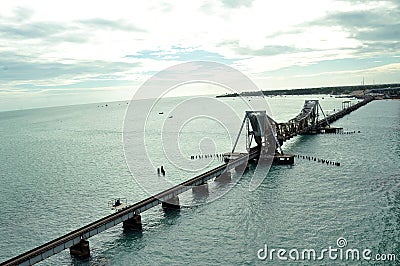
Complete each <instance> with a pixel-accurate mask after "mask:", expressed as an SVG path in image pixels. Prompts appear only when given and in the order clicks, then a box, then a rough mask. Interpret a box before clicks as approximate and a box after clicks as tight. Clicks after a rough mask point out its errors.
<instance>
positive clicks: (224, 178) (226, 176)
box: [215, 171, 232, 182]
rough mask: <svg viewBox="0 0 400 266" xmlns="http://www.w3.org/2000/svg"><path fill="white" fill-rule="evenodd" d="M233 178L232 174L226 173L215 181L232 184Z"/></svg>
mask: <svg viewBox="0 0 400 266" xmlns="http://www.w3.org/2000/svg"><path fill="white" fill-rule="evenodd" d="M231 176H232V174H231V172H229V171H225V172H223V173H222V174H221V175H219V176H217V177H216V178H215V181H217V182H230V181H231V180H232V178H231Z"/></svg>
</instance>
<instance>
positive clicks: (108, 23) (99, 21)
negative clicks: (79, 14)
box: [79, 18, 145, 32]
mask: <svg viewBox="0 0 400 266" xmlns="http://www.w3.org/2000/svg"><path fill="white" fill-rule="evenodd" d="M79 22H80V23H81V24H82V25H84V26H89V27H91V28H95V29H97V30H122V31H130V32H132V31H139V32H144V31H145V30H143V29H140V28H138V27H136V26H134V25H132V24H131V23H128V22H126V21H124V20H108V19H103V18H93V19H88V20H81V21H79Z"/></svg>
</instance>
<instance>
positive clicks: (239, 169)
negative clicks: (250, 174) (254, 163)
mask: <svg viewBox="0 0 400 266" xmlns="http://www.w3.org/2000/svg"><path fill="white" fill-rule="evenodd" d="M248 170H249V165H248V164H247V163H244V164H241V165H238V166H236V167H235V171H236V173H239V174H242V173H244V172H246V171H248Z"/></svg>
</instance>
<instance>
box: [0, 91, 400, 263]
mask: <svg viewBox="0 0 400 266" xmlns="http://www.w3.org/2000/svg"><path fill="white" fill-rule="evenodd" d="M318 97H319V100H320V103H321V105H322V107H323V109H324V110H325V111H326V112H328V113H329V112H333V110H334V109H335V110H337V109H340V108H341V102H342V100H343V99H335V98H331V97H329V96H325V97H324V99H322V97H321V96H318ZM318 97H317V96H296V97H295V96H290V97H289V96H287V97H273V98H267V102H268V104H269V106H270V110H271V112H272V116H273V117H274V119H275V120H277V121H278V122H283V121H287V120H288V119H290V118H292V117H294V116H295V115H296V114H297V113H298V112H299V111H300V109H301V107H302V105H303V103H304V100H305V99H317V98H318ZM188 99H190V98H168V99H164V100H162V101H160V102H158V103H157V104H156V105H155V107H154V109H153V110H152V112H151V113H149V114H148V116H147V121H148V123H147V126H146V129H145V130H144V133H143V130H142V129H141V128H138V130H137V132H136V133H135V134H144V139H145V142H146V150H147V154H144V155H143V158H144V157H145V156H147V157H148V158H150V160H151V162H152V164H153V165H152V166H149V165H147V164H145V163H143V165H142V160H143V158H140V157H139V158H137V164H136V165H135V167H134V169H135V172H134V173H133V176H132V175H131V173H130V171H129V169H128V167H127V164H126V161H125V157H124V146H123V141H122V139H123V122H124V117H125V112H126V108H127V106H128V105H127V103H126V102H113V103H108V106H105V104H89V105H79V106H66V107H55V108H44V109H33V110H21V111H11V112H0V182H1V185H0V202H1V210H2V211H1V215H0V228H1V230H0V262H1V261H5V260H6V259H8V258H11V257H13V256H16V255H18V254H20V253H22V252H25V251H27V250H29V249H31V248H34V247H36V246H39V245H41V244H44V243H46V242H48V241H50V240H52V239H54V238H57V237H59V236H61V235H63V234H66V233H68V232H70V231H72V230H74V229H77V228H79V227H81V226H83V225H86V224H89V223H91V222H93V221H95V220H96V219H99V218H101V217H103V216H106V215H108V214H110V213H112V210H110V209H109V208H108V207H107V202H108V201H109V200H111V199H114V198H126V199H127V200H128V202H129V203H134V202H136V201H138V200H141V199H144V198H145V197H147V196H149V195H148V191H144V190H143V189H142V188H141V186H140V185H139V184H138V183H137V182H136V181H135V175H139V174H141V175H148V173H153V172H154V173H155V169H156V168H157V167H158V166H159V165H164V167H165V169H166V171H167V177H168V179H169V181H170V182H172V183H173V184H176V183H179V182H182V181H183V180H186V179H188V178H190V177H193V176H194V175H195V174H197V173H201V172H204V171H206V170H207V169H209V168H211V167H213V166H216V165H219V164H220V162H219V161H218V160H216V159H214V160H209V161H204V160H197V161H190V160H181V162H178V163H177V162H175V161H174V160H173V157H174V156H177V154H171V152H169V150H168V149H167V150H166V149H163V146H164V145H166V144H165V143H168V142H172V141H173V140H174V139H175V140H176V141H178V142H179V148H180V153H181V156H183V157H185V158H188V157H189V156H190V155H197V154H200V153H201V152H203V154H211V153H223V152H227V151H229V150H230V149H231V145H232V139H234V138H235V137H236V134H237V132H238V130H239V127H240V123H241V120H242V118H243V115H244V111H245V110H246V108H247V107H246V106H245V105H246V104H245V102H246V101H248V102H253V103H254V104H256V105H258V106H259V107H260V109H261V108H262V107H263V104H265V102H263V101H261V100H260V99H257V98H246V99H244V100H241V99H238V98H236V99H232V98H226V99H219V100H218V101H221V106H230V108H232V111H231V112H232V113H229V112H225V111H223V110H222V109H221V111H220V112H219V111H218V110H215V111H216V112H217V113H218V112H219V115H221V117H225V118H226V119H225V120H224V119H223V121H222V122H221V121H217V120H215V119H214V120H213V119H211V118H210V117H206V116H204V117H200V118H198V119H194V120H193V121H191V122H188V123H186V124H182V123H181V120H180V118H181V117H180V113H179V112H178V113H174V115H170V114H172V113H173V112H172V111H171V110H172V109H173V108H174V107H176V106H178V105H179V104H180V103H182V102H184V101H185V100H188ZM353 102H356V101H355V100H353ZM133 104H136V105H137V106H138V108H139V107H140V104H141V103H140V102H137V103H133ZM191 104H192V105H193V103H191ZM194 105H195V104H194ZM196 108H198V110H201V108H205V109H207V106H204V105H201V106H197V107H196ZM161 112H162V113H163V114H159V113H161ZM224 112H225V113H224ZM181 113H182V112H181ZM232 114H235V115H236V116H232ZM230 116H232V117H235V118H234V119H233V118H232V119H228V118H229V117H230ZM131 120H132V121H130V122H134V119H131ZM165 123H169V124H168V125H169V127H164V128H163V126H165ZM174 123H176V126H175V127H174V126H173V125H174ZM171 125H172V126H171ZM334 125H335V126H340V127H343V128H344V130H345V131H357V132H358V131H360V133H356V134H348V135H347V134H345V135H334V134H329V135H310V136H297V137H295V138H293V139H291V140H290V141H288V142H287V143H285V145H284V150H285V151H286V152H289V153H294V154H301V155H309V156H314V157H317V158H323V159H327V160H332V161H337V162H341V164H342V165H341V166H340V167H337V166H327V165H323V164H321V163H317V162H311V161H308V160H302V159H296V162H295V164H294V165H293V166H273V167H272V168H271V169H270V171H269V172H268V174H267V173H266V178H265V179H264V181H263V183H262V184H261V186H260V187H258V189H256V190H255V191H253V192H250V191H249V182H250V179H251V174H252V169H250V171H249V172H248V173H247V174H245V175H244V176H243V177H242V178H241V179H240V180H239V181H238V182H237V183H236V184H235V185H234V186H233V187H230V186H229V185H226V186H223V185H221V186H217V185H215V184H211V183H210V190H212V191H214V192H215V191H223V190H226V191H228V190H229V191H228V192H227V193H226V194H224V195H223V196H222V197H221V198H219V199H217V200H213V201H211V202H208V203H207V204H199V203H201V202H204V201H205V200H204V199H198V198H196V197H194V196H193V194H192V192H190V191H188V192H186V193H184V194H182V195H181V196H180V199H181V202H182V203H183V204H184V205H186V206H191V205H197V206H192V207H184V208H182V209H181V211H180V212H179V213H177V214H170V215H168V214H165V213H164V212H163V211H162V209H161V207H155V208H153V209H151V210H149V211H146V212H145V213H143V214H142V222H143V227H144V230H143V232H142V233H129V232H124V230H122V227H121V226H116V227H114V228H111V229H109V230H107V231H105V232H103V233H101V234H99V235H97V236H94V237H92V238H90V239H89V241H90V247H91V254H92V257H91V259H90V260H88V261H84V262H82V261H77V260H75V259H73V258H71V256H70V255H69V252H68V251H63V252H61V253H59V254H57V255H55V256H53V257H51V258H50V259H48V260H45V261H43V262H42V263H41V264H42V265H137V264H141V265H185V264H186V265H187V264H194V265H217V264H221V265H253V264H260V265H263V264H273V265H275V264H282V265H284V264H287V262H279V261H278V259H277V258H276V256H275V258H274V261H272V262H271V261H270V260H268V259H267V260H266V261H261V260H259V259H258V257H257V252H258V250H259V249H261V248H264V245H265V244H267V245H268V248H283V249H287V250H290V249H299V250H301V249H315V250H319V251H320V250H321V249H323V248H329V246H332V247H337V243H336V240H337V239H338V238H339V237H343V238H345V239H346V240H347V247H348V248H358V249H360V250H363V249H365V248H369V249H371V250H372V254H376V253H385V254H390V253H393V254H396V255H397V257H398V258H397V259H398V263H399V261H400V101H373V102H371V103H369V104H368V105H366V106H364V107H362V108H360V109H358V110H357V111H355V112H353V113H351V114H350V115H348V116H345V117H344V118H342V119H340V120H338V121H337V122H335V124H334ZM228 133H230V135H229V134H228ZM160 136H162V137H160ZM239 146H240V148H241V149H242V150H243V148H244V141H243V140H242V139H241V141H239ZM171 158H172V159H171ZM140 167H143V169H140ZM188 169H195V170H191V171H189V170H188ZM149 180H154V176H151V177H149ZM149 182H150V181H149ZM157 189H161V188H158V187H157V185H155V190H157ZM210 194H212V193H210ZM348 263H349V262H347V261H340V260H336V261H330V260H327V259H326V260H323V261H318V262H314V263H313V262H310V261H302V262H301V263H300V264H301V265H303V264H315V265H321V264H322V265H332V264H343V265H347V264H348ZM358 263H359V264H361V262H358ZM364 263H365V262H364ZM374 263H376V264H378V262H370V264H372V265H373V264H374ZM387 265H390V263H389V264H387ZM392 265H395V263H393V262H392Z"/></svg>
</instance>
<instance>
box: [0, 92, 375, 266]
mask: <svg viewBox="0 0 400 266" xmlns="http://www.w3.org/2000/svg"><path fill="white" fill-rule="evenodd" d="M372 100H373V98H372V97H367V98H365V99H364V100H363V101H361V102H359V103H357V104H355V105H352V106H349V107H347V108H344V109H342V110H340V111H338V112H336V113H334V114H331V115H329V116H325V114H324V113H323V110H322V108H321V106H320V105H319V102H318V101H317V100H307V101H305V103H304V106H303V108H302V110H301V111H300V113H299V114H298V115H297V116H296V117H294V118H293V119H291V120H289V121H288V122H286V123H277V122H276V121H274V120H273V119H272V118H271V117H269V116H268V115H267V114H266V111H247V112H246V113H245V116H244V119H243V122H242V125H241V128H240V132H239V134H238V137H237V139H236V142H235V144H234V147H233V149H232V151H231V152H229V153H226V154H225V155H224V158H225V163H223V164H222V165H220V166H218V167H216V168H214V169H211V170H209V171H207V172H205V173H202V174H200V175H198V176H196V177H194V178H192V179H190V180H187V181H185V182H182V183H180V184H178V185H176V186H173V187H171V188H169V189H167V190H165V191H162V192H160V193H158V194H156V195H153V196H151V197H148V198H146V199H144V200H142V201H140V202H137V203H135V204H133V205H130V206H128V207H126V208H123V209H121V210H120V211H118V212H115V213H113V214H111V215H108V216H106V217H104V218H101V219H99V220H97V221H95V222H93V223H91V224H88V225H86V226H83V227H82V228H79V229H77V230H75V231H73V232H70V233H68V234H66V235H63V236H61V237H59V238H57V239H54V240H52V241H50V242H48V243H45V244H43V245H41V246H39V247H36V248H34V249H32V250H30V251H27V252H25V253H23V254H21V255H18V256H16V257H14V258H11V259H9V260H7V261H5V262H3V263H1V264H0V265H4V266H5V265H32V264H35V263H38V262H40V261H43V260H45V259H46V258H49V257H50V256H53V255H54V254H57V253H59V252H61V251H63V250H65V249H70V253H71V255H75V256H78V257H80V258H87V257H89V256H90V248H89V241H88V240H87V239H89V238H90V237H92V236H94V235H97V234H99V233H101V232H103V231H105V230H107V229H109V228H111V227H114V226H116V225H118V224H121V223H122V224H123V227H124V228H126V229H130V230H142V222H141V216H140V214H141V213H142V212H144V211H146V210H148V209H150V208H153V207H155V206H158V205H160V204H161V205H162V208H163V209H164V210H165V211H170V210H174V209H175V210H176V209H179V208H180V206H179V197H178V195H179V194H181V193H184V192H185V191H188V190H193V192H195V193H196V192H201V191H203V192H204V191H207V189H208V186H207V182H208V181H210V180H211V179H215V181H217V182H225V181H229V180H230V178H231V171H232V170H233V169H235V171H237V172H243V171H245V169H246V167H247V165H248V163H249V162H250V161H252V160H258V159H259V158H260V157H261V156H263V155H265V154H267V153H268V152H269V151H271V149H272V150H273V152H274V154H273V162H274V163H277V164H293V163H294V155H291V154H284V153H283V151H282V149H281V146H282V145H283V143H284V142H285V141H287V140H289V139H290V138H292V137H294V136H296V135H299V134H317V133H321V132H328V133H329V132H332V131H337V130H340V128H333V127H331V126H330V124H331V123H332V122H334V121H336V120H337V119H339V118H341V117H343V116H344V115H346V114H349V113H351V112H352V111H354V110H356V109H358V108H359V107H361V106H363V105H366V104H367V103H369V102H370V101H372ZM319 111H321V113H322V114H323V118H321V119H319ZM245 126H246V127H245ZM244 128H246V130H247V134H246V148H247V153H237V152H235V148H236V146H237V143H238V140H239V137H240V135H241V132H242V130H244Z"/></svg>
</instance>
